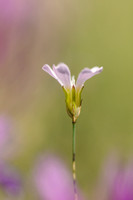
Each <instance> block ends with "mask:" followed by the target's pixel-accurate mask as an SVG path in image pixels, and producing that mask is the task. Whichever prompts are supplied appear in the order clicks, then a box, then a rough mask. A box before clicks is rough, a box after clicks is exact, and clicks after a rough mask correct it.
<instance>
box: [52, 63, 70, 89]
mask: <svg viewBox="0 0 133 200" xmlns="http://www.w3.org/2000/svg"><path fill="white" fill-rule="evenodd" d="M53 71H54V73H55V74H56V76H57V77H58V79H59V80H60V81H61V82H62V84H63V86H64V87H65V88H66V89H68V88H71V73H70V70H69V68H68V66H67V65H65V64H64V63H60V64H58V65H57V66H53Z"/></svg>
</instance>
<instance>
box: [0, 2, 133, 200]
mask: <svg viewBox="0 0 133 200" xmlns="http://www.w3.org/2000/svg"><path fill="white" fill-rule="evenodd" d="M25 5H26V3H25ZM29 5H31V6H32V8H33V9H32V13H29V15H28V16H27V18H28V20H25V21H24V22H23V24H21V21H20V22H17V23H18V24H19V25H18V24H17V23H14V24H13V25H12V28H11V27H9V28H8V29H7V30H8V31H7V37H8V38H9V41H10V43H9V46H8V51H7V53H6V56H5V58H4V60H3V61H2V63H1V66H0V94H1V95H0V110H1V114H3V113H4V114H6V115H7V116H9V117H10V118H12V119H13V120H14V125H15V131H16V133H17V134H16V135H17V136H16V137H19V138H20V141H21V142H20V147H19V148H20V149H19V150H20V152H19V155H17V158H15V159H14V160H13V161H11V162H12V164H13V165H14V166H16V167H17V168H18V169H19V170H20V171H21V173H22V174H23V176H24V177H25V178H28V179H29V177H30V174H32V169H33V168H34V163H35V160H36V159H37V157H38V156H39V155H40V154H41V153H42V152H43V153H44V154H45V153H46V152H52V153H55V154H56V155H59V156H60V157H61V158H62V159H63V160H64V161H65V163H66V164H67V166H68V168H69V169H70V170H71V143H72V124H71V119H70V118H69V117H68V116H67V113H66V108H65V97H64V93H63V91H62V88H61V87H60V85H59V84H58V82H57V81H56V80H54V79H53V78H52V77H50V76H49V75H48V74H46V73H45V72H44V71H43V70H42V69H41V68H42V66H43V65H44V64H45V63H47V64H49V65H50V66H52V64H58V63H60V62H64V63H66V64H67V65H68V66H69V68H70V70H71V73H72V75H75V77H77V76H78V73H79V72H80V71H81V70H82V69H83V68H85V67H89V68H92V67H93V66H103V67H104V70H103V72H102V73H101V74H100V75H97V76H95V77H93V78H91V79H90V80H88V81H87V82H86V83H85V87H84V90H83V93H82V99H83V104H82V110H81V115H80V117H79V119H78V121H77V127H76V134H77V138H76V142H77V144H76V145H77V146H76V148H77V157H76V159H77V179H78V183H79V186H80V188H81V190H82V191H83V192H84V193H85V194H86V195H89V192H90V190H91V189H92V187H93V186H94V185H95V183H96V181H97V179H98V176H99V174H100V169H101V166H102V164H103V162H104V160H105V159H106V158H107V156H108V155H109V154H110V152H114V151H116V152H119V154H120V155H121V157H122V158H124V159H125V158H129V157H132V154H133V132H132V130H133V114H132V113H133V104H132V102H133V93H132V85H133V78H132V74H133V23H132V19H133V12H132V7H133V3H132V1H129V0H127V1H120V0H117V1H115V0H112V1H106V0H100V1H99V0H93V1H92V0H89V1H87V0H83V1H75V0H73V1H65V0H64V1H61V0H55V1H52V0H51V1H44V2H42V1H35V2H34V1H29ZM24 12H26V11H25V10H24ZM0 20H3V19H2V18H1V19H0ZM27 21H28V22H27ZM3 26H4V25H3ZM26 196H27V197H26V199H31V198H32V199H33V194H32V188H31V186H30V185H29V189H26Z"/></svg>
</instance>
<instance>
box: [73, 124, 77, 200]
mask: <svg viewBox="0 0 133 200" xmlns="http://www.w3.org/2000/svg"><path fill="white" fill-rule="evenodd" d="M72 124H73V136H72V169H73V186H74V200H78V194H77V184H76V145H75V143H76V134H75V133H76V132H75V129H76V123H75V122H72Z"/></svg>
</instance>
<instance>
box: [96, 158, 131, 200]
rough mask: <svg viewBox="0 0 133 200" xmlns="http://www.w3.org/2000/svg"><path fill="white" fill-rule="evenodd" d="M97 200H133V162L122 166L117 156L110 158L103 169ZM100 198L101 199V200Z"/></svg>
mask: <svg viewBox="0 0 133 200" xmlns="http://www.w3.org/2000/svg"><path fill="white" fill-rule="evenodd" d="M94 190H95V194H96V195H97V198H95V200H96V199H98V200H99V199H100V200H103V199H109V200H132V199H133V162H132V160H130V161H129V162H128V163H125V164H122V162H121V160H120V159H119V158H117V157H116V156H112V157H109V159H108V161H107V162H106V163H105V166H104V167H103V172H102V174H101V178H100V182H99V184H98V190H97V189H96V188H95V189H94ZM99 197H100V198H99Z"/></svg>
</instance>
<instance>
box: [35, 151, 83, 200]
mask: <svg viewBox="0 0 133 200" xmlns="http://www.w3.org/2000/svg"><path fill="white" fill-rule="evenodd" d="M33 173H34V177H33V178H34V180H33V182H34V183H35V188H36V189H37V191H38V194H39V196H40V198H41V199H42V200H44V199H48V200H73V199H74V191H73V182H72V179H71V176H70V173H69V171H68V170H67V168H66V166H65V165H64V163H63V162H62V161H61V160H60V159H59V158H57V157H56V156H54V155H47V156H42V157H41V159H40V160H39V162H37V164H36V167H35V170H34V172H33ZM82 199H83V198H82ZM79 200H81V197H79Z"/></svg>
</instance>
